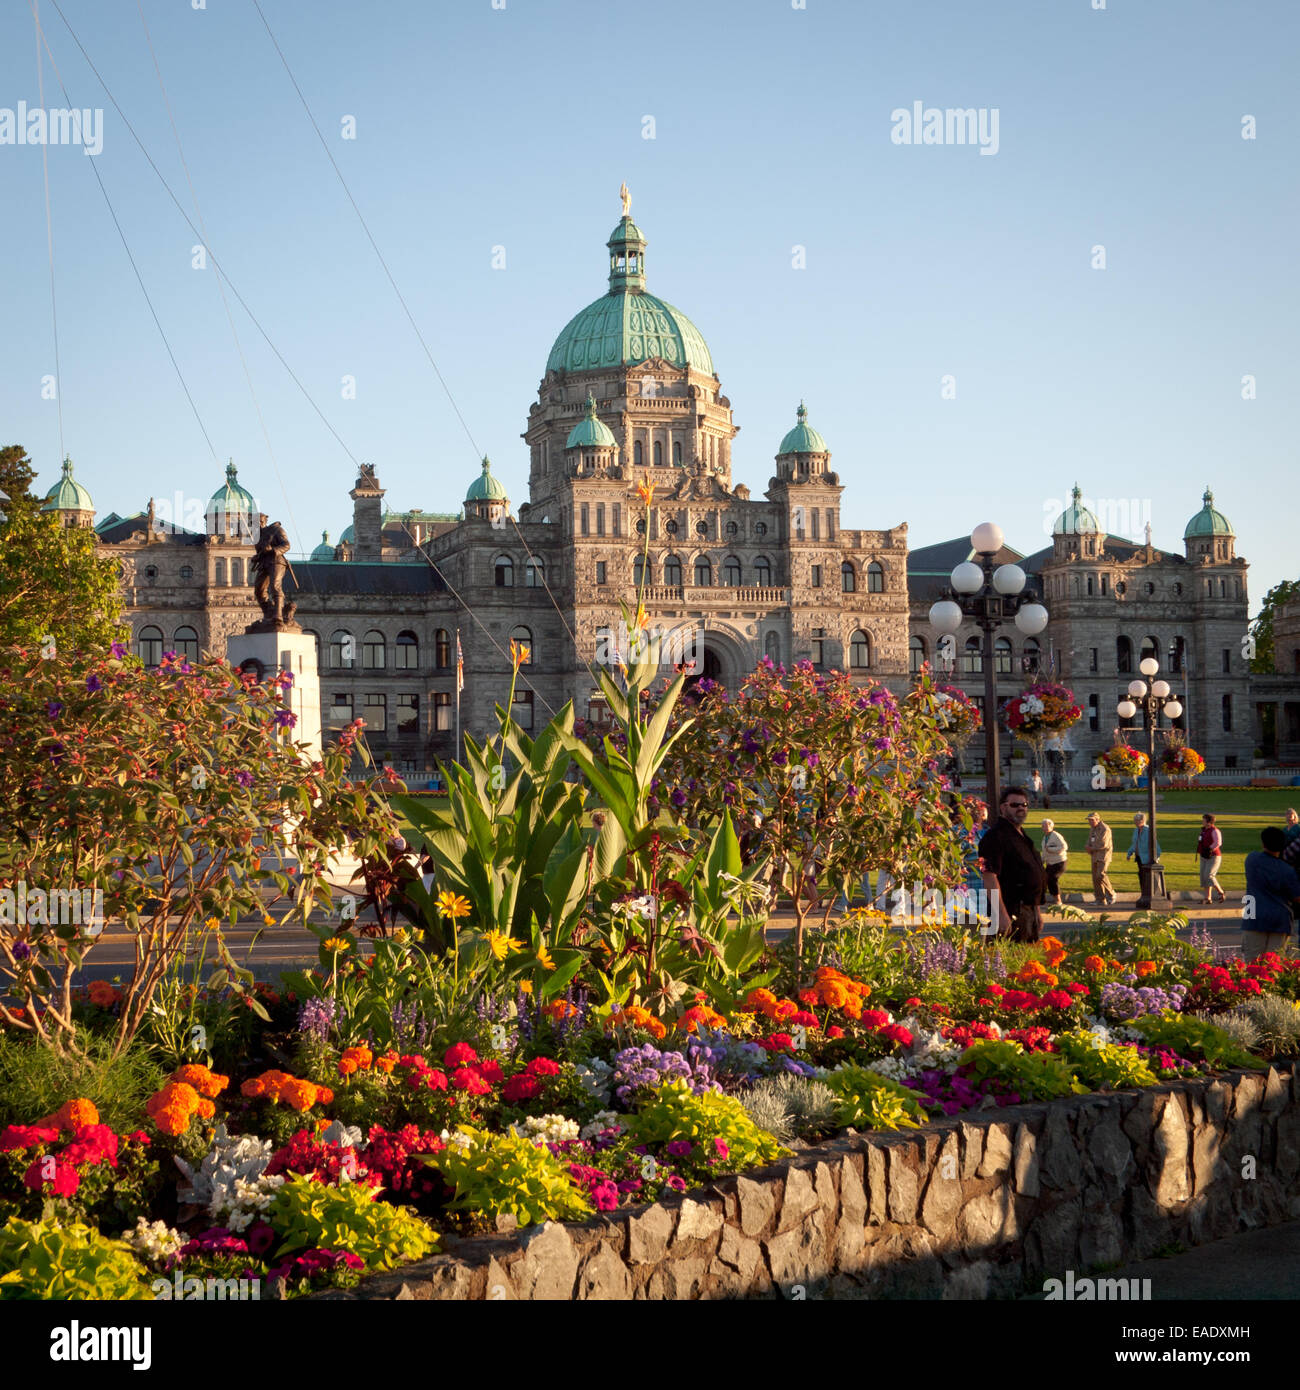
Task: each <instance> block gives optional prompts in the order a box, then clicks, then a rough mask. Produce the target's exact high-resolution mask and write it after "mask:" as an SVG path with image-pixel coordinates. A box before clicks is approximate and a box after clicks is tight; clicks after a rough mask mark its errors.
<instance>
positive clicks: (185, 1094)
mask: <svg viewBox="0 0 1300 1390" xmlns="http://www.w3.org/2000/svg"><path fill="white" fill-rule="evenodd" d="M204 1106H206V1107H207V1112H206V1115H207V1116H211V1115H212V1113H213V1109H214V1107H213V1104H212V1102H211V1101H210V1100H205V1099H204V1098H203V1097H202V1096H201V1095H199V1093H198V1092H197V1091H196V1090H195V1089H194V1087H193V1086H191V1085H189V1084H188V1082H185V1081H168V1082H167V1083H166V1085H165V1086H163V1088H162V1090H160V1091H155V1092H154V1093H153V1095H151V1096H150V1097H149V1099H148V1100H147V1101H146V1102H145V1107H144V1108H145V1109H146V1110H147V1111H148V1112H149V1118H150V1119H151V1120H152V1121H153V1122H154V1124H155V1125H157V1126H158V1128H159V1129H160V1130H161V1131H162V1133H163V1134H170V1135H177V1134H184V1133H185V1131H186V1130H187V1129H188V1128H189V1126H190V1120H191V1118H192V1117H193V1116H194V1115H196V1114H197V1115H204V1109H203V1107H204Z"/></svg>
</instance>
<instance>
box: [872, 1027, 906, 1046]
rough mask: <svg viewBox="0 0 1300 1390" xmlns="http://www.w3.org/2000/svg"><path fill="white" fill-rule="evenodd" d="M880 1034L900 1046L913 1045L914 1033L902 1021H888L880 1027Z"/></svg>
mask: <svg viewBox="0 0 1300 1390" xmlns="http://www.w3.org/2000/svg"><path fill="white" fill-rule="evenodd" d="M879 1036H880V1037H882V1038H888V1039H889V1041H890V1042H894V1043H897V1044H898V1045H899V1047H911V1045H912V1035H911V1033H909V1032H908V1031H907V1029H906V1028H904V1027H903V1026H902V1024H901V1023H887V1024H886V1025H885V1026H884V1027H883V1028H882V1029H880V1033H879Z"/></svg>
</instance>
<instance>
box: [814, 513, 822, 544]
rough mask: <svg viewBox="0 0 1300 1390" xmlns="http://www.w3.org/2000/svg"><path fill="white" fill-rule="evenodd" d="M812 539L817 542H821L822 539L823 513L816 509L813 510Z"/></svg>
mask: <svg viewBox="0 0 1300 1390" xmlns="http://www.w3.org/2000/svg"><path fill="white" fill-rule="evenodd" d="M812 538H813V540H815V541H819V540H821V538H822V523H821V513H820V512H819V511H818V510H817V508H816V507H814V508H813V513H812Z"/></svg>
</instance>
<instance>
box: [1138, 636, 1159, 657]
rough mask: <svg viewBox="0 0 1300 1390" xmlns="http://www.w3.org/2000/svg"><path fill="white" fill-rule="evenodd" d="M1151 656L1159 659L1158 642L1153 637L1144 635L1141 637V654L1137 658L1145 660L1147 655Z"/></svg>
mask: <svg viewBox="0 0 1300 1390" xmlns="http://www.w3.org/2000/svg"><path fill="white" fill-rule="evenodd" d="M1149 656H1153V657H1155V659H1156V660H1157V661H1159V660H1160V643H1159V642H1158V641H1157V640H1156V639H1155V638H1154V637H1144V638H1143V639H1142V655H1141V656H1140V657H1139V658H1138V660H1139V661H1140V662H1141V661H1145V660H1146V659H1147V657H1149Z"/></svg>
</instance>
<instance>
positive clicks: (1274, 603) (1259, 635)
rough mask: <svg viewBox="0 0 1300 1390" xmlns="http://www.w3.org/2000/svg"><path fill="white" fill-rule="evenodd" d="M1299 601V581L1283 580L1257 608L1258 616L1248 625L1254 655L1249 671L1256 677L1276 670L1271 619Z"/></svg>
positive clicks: (1265, 596) (1274, 586) (1266, 595)
mask: <svg viewBox="0 0 1300 1390" xmlns="http://www.w3.org/2000/svg"><path fill="white" fill-rule="evenodd" d="M1296 599H1300V579H1284V580H1283V581H1282V582H1281V583H1280V584H1274V585H1273V587H1272V588H1271V589H1270V590H1269V591H1268V593H1266V594H1265V595H1264V602H1263V603H1261V604H1260V606H1259V616H1258V617H1257V618H1256V619H1255V621H1254V622H1253V623H1252V624H1251V625H1250V635H1251V636H1252V637H1253V638H1254V639H1255V654H1254V655H1253V656H1252V657H1251V659H1250V669H1251V670H1252V671H1254V672H1255V673H1256V675H1261V676H1268V675H1272V674H1273V673H1274V671H1275V670H1276V665H1275V656H1276V653H1275V652H1274V649H1273V619H1274V618H1275V617H1276V616H1277V613H1278V610H1279V609H1280V608H1282V607H1284V606H1285V605H1286V604H1288V603H1293V602H1294V601H1295V600H1296Z"/></svg>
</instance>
